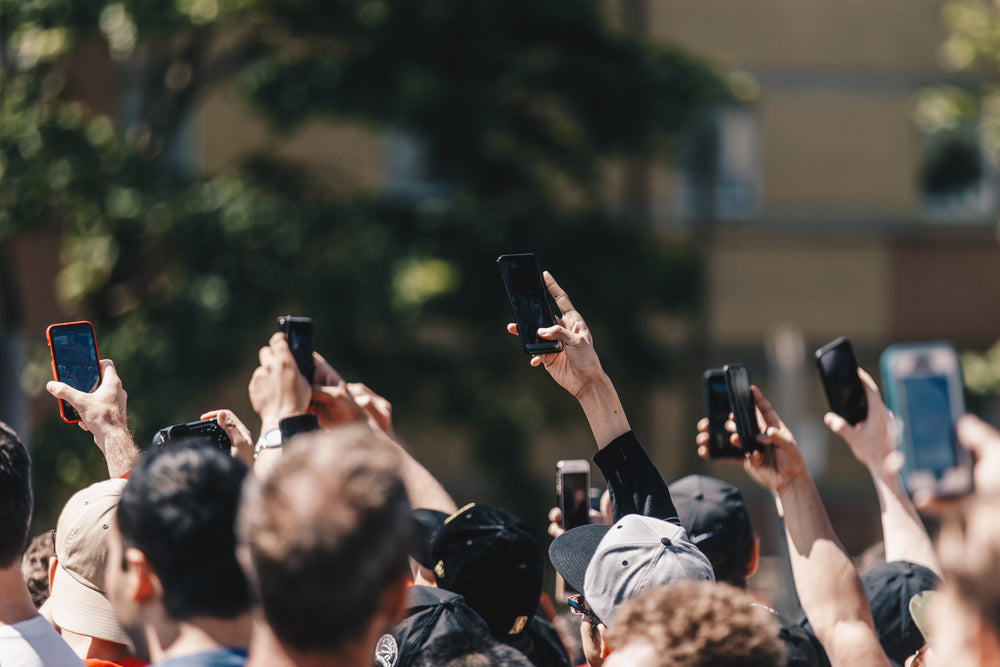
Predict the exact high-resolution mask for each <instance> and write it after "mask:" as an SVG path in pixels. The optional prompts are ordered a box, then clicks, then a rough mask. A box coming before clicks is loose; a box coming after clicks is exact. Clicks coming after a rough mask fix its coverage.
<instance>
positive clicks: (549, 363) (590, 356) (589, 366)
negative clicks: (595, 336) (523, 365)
mask: <svg viewBox="0 0 1000 667" xmlns="http://www.w3.org/2000/svg"><path fill="white" fill-rule="evenodd" d="M556 324H558V325H560V326H562V327H564V328H565V329H566V330H568V331H569V332H570V334H572V340H571V341H570V342H567V343H564V344H563V351H562V352H555V353H553V354H544V355H541V360H542V363H543V364H544V365H545V370H547V371H548V372H549V375H551V376H552V379H553V380H555V381H556V382H558V383H559V386H561V387H563V388H564V389H565V390H566V391H568V392H570V393H571V394H573V395H574V396H577V395H578V394H579V393H580V392H581V391H582V390H583V388H584V387H585V386H586V384H587V381H588V379H590V378H592V377H594V376H595V375H597V374H599V373H600V372H601V363H600V360H599V359H598V357H597V352H595V351H594V343H593V340H592V338H591V336H590V330H589V329H588V328H587V325H586V324H585V323H584V321H583V318H582V317H580V315H579V313H577V312H576V311H575V310H572V311H569V312H567V313H564V314H563V316H562V318H560V319H559V321H557V322H556Z"/></svg>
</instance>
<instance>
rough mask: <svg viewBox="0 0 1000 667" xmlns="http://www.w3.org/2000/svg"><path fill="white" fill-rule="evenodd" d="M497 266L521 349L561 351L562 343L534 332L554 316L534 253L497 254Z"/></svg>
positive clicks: (542, 327) (549, 322) (546, 352)
mask: <svg viewBox="0 0 1000 667" xmlns="http://www.w3.org/2000/svg"><path fill="white" fill-rule="evenodd" d="M497 266H498V267H499V268H500V275H501V277H502V278H503V283H504V287H505V288H506V289H507V300H508V301H509V302H510V308H511V310H512V311H513V313H514V322H515V323H516V324H517V333H518V335H519V336H520V337H521V346H522V347H523V348H524V351H525V352H527V353H528V354H533V355H538V354H550V353H553V352H561V351H562V349H563V346H562V343H560V342H559V341H557V340H546V339H544V338H542V337H541V336H539V335H538V330H539V329H544V328H547V327H551V326H552V325H554V324H555V322H556V319H555V317H554V316H553V314H552V305H551V304H550V303H549V293H548V290H546V289H545V282H544V280H542V272H541V270H540V269H539V268H538V261H537V260H536V259H535V256H534V255H533V254H531V253H524V254H519V255H501V256H500V257H498V258H497Z"/></svg>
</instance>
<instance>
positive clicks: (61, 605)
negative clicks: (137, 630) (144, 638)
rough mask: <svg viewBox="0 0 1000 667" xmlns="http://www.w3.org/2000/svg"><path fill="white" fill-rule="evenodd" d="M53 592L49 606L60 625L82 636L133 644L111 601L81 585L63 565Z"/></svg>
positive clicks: (53, 618) (60, 567) (58, 570)
mask: <svg viewBox="0 0 1000 667" xmlns="http://www.w3.org/2000/svg"><path fill="white" fill-rule="evenodd" d="M52 591H53V594H52V595H51V596H50V597H49V599H48V601H47V602H46V604H47V606H48V607H49V609H50V610H51V613H52V620H54V621H55V623H56V625H58V626H59V627H61V628H66V629H67V630H69V631H70V632H75V633H77V634H78V635H86V636H88V637H97V638H98V639H104V640H106V641H109V642H114V643H116V644H127V645H131V643H132V642H131V640H130V639H129V636H128V635H127V634H126V633H125V630H124V629H123V628H122V626H121V625H120V624H119V623H118V619H116V618H115V612H114V610H113V609H112V608H111V602H110V601H109V600H108V599H107V598H106V597H104V596H103V595H101V594H100V593H98V592H97V591H95V590H94V589H92V588H88V587H87V586H84V585H83V584H81V583H80V582H78V581H77V580H76V579H74V578H73V577H72V575H70V574H69V573H68V572H66V570H64V569H63V568H62V566H61V565H60V566H58V567H56V576H55V579H54V580H53V582H52Z"/></svg>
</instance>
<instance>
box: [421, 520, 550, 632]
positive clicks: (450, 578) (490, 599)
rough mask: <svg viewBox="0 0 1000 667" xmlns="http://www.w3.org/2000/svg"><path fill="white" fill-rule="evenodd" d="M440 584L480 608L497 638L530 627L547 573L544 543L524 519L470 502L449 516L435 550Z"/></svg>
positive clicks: (437, 576)
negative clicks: (541, 542)
mask: <svg viewBox="0 0 1000 667" xmlns="http://www.w3.org/2000/svg"><path fill="white" fill-rule="evenodd" d="M431 554H432V560H433V561H434V563H435V564H434V566H433V567H434V576H435V578H436V579H437V583H438V586H440V587H441V588H444V589H445V590H449V591H454V592H455V593H458V594H460V595H461V596H462V597H464V598H465V601H466V602H467V603H468V604H469V606H470V607H472V608H473V609H475V610H476V613H478V614H479V615H480V616H482V618H483V620H484V621H486V624H487V625H489V626H490V632H491V633H492V634H493V636H494V637H496V638H497V639H501V640H503V639H506V638H508V637H511V636H513V635H519V634H520V633H521V632H523V631H524V629H525V627H526V625H527V623H528V619H529V618H531V616H532V615H533V614H534V613H535V609H536V608H537V607H538V598H539V596H540V595H541V592H542V579H543V577H544V575H545V570H544V566H545V560H544V555H543V552H542V547H541V545H539V544H538V542H537V541H536V540H535V538H534V537H532V535H531V533H529V532H528V530H527V528H526V527H525V525H524V522H522V521H521V520H520V519H518V518H517V517H515V516H512V515H510V514H508V513H507V512H504V511H503V510H501V509H498V508H496V507H490V506H488V505H479V504H475V503H473V504H470V505H467V506H465V507H463V508H462V509H460V510H458V511H457V512H455V513H454V514H452V515H451V516H450V517H448V518H447V519H445V520H444V525H443V526H442V527H441V529H440V530H439V531H438V533H437V536H436V538H435V540H434V544H433V547H432V549H431Z"/></svg>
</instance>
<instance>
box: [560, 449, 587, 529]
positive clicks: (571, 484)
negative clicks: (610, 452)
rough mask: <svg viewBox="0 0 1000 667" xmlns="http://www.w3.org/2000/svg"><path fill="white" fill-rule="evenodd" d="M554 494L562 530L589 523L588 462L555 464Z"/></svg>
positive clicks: (584, 460)
mask: <svg viewBox="0 0 1000 667" xmlns="http://www.w3.org/2000/svg"><path fill="white" fill-rule="evenodd" d="M556 493H557V494H558V495H559V509H560V510H562V515H563V519H562V527H563V529H564V530H569V529H571V528H576V527H577V526H586V525H587V524H589V523H590V461H588V460H586V459H570V460H566V461H559V462H558V463H556Z"/></svg>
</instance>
